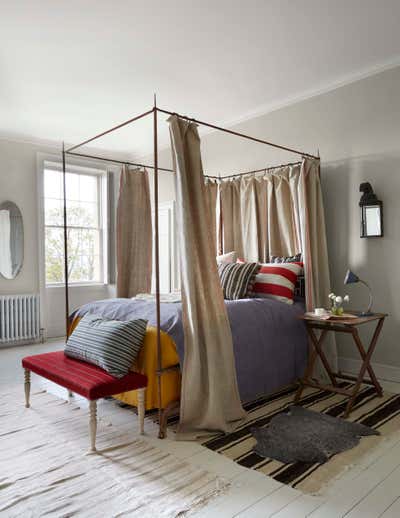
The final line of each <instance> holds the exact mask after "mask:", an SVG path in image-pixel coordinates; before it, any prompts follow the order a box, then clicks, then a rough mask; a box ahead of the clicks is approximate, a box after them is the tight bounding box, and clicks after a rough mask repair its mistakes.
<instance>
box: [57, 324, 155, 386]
mask: <svg viewBox="0 0 400 518" xmlns="http://www.w3.org/2000/svg"><path fill="white" fill-rule="evenodd" d="M146 327H147V320H143V319H138V320H128V321H126V322H123V321H119V320H104V319H102V318H101V317H99V316H97V315H85V316H84V317H82V319H81V320H80V322H79V323H78V325H77V326H76V328H75V329H74V331H73V333H72V334H71V336H70V337H69V339H68V342H67V344H66V347H65V354H66V355H67V356H69V357H71V358H75V359H77V360H82V361H85V362H88V363H92V364H94V365H97V366H99V367H101V368H102V369H104V370H105V371H107V372H108V373H109V374H111V375H112V376H115V377H116V378H122V377H123V376H125V374H127V373H128V372H129V369H130V368H131V367H132V364H133V362H134V361H135V360H136V358H137V356H138V354H139V351H140V349H141V347H142V344H143V339H144V335H145V334H146Z"/></svg>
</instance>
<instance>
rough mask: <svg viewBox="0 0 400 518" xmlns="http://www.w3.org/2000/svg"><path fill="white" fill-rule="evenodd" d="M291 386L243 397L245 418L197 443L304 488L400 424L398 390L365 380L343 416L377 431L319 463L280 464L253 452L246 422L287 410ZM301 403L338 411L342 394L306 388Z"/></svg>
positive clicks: (264, 421)
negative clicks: (376, 386)
mask: <svg viewBox="0 0 400 518" xmlns="http://www.w3.org/2000/svg"><path fill="white" fill-rule="evenodd" d="M340 386H342V387H344V388H349V387H351V383H345V382H343V383H340ZM295 391H296V387H287V388H285V389H282V390H281V391H279V392H277V393H275V394H272V395H270V396H267V397H262V398H259V399H257V400H255V401H253V402H251V403H247V404H246V405H244V406H245V409H246V410H247V414H248V420H247V422H246V423H245V425H244V426H242V427H241V428H239V429H237V430H236V431H235V432H233V433H231V434H227V435H223V434H221V435H217V436H215V437H213V438H211V439H210V438H209V439H207V440H206V441H202V444H203V445H204V446H206V447H207V448H209V449H210V450H213V451H215V452H217V453H219V454H221V455H225V456H226V457H229V458H230V459H232V460H234V461H235V462H237V463H238V464H240V465H241V466H244V467H246V468H249V469H255V470H257V471H259V472H261V473H264V474H265V475H269V476H271V477H273V478H274V479H276V480H277V481H279V482H282V483H284V484H287V485H290V486H292V487H296V488H297V489H300V490H301V491H303V492H305V493H316V492H320V491H321V490H322V489H323V488H324V486H326V484H327V483H328V482H329V481H331V480H332V479H333V478H335V477H336V476H338V475H339V474H340V473H341V472H343V471H344V470H345V469H348V468H349V467H350V466H353V465H354V464H357V462H359V461H360V460H361V458H363V457H364V456H365V455H366V454H368V453H370V452H371V451H372V450H373V449H374V448H375V447H376V446H377V445H378V444H380V443H381V442H382V441H383V440H385V439H386V438H387V436H388V435H389V434H391V433H392V432H393V431H396V430H397V431H398V430H400V395H398V394H396V395H394V394H390V393H386V392H385V393H384V396H383V397H382V398H379V397H376V393H375V392H374V390H373V388H372V387H369V386H368V387H365V388H363V389H362V390H361V391H360V393H359V394H358V396H357V399H356V403H355V405H354V407H353V411H352V413H351V415H350V417H349V418H348V420H349V421H356V422H358V423H362V424H364V425H366V426H370V427H371V428H374V429H376V430H379V432H380V433H381V435H380V436H372V437H365V438H363V439H361V441H360V443H359V444H358V446H356V447H355V448H353V449H351V450H348V451H345V452H342V453H338V454H336V455H333V456H332V457H331V458H330V460H329V461H328V462H326V463H325V464H322V465H320V464H309V463H308V464H307V463H304V462H296V463H293V464H283V463H281V462H278V461H275V460H273V459H265V458H263V457H260V456H259V455H257V454H256V453H254V452H253V446H254V445H255V444H256V441H255V439H254V438H253V436H252V435H251V433H250V428H252V427H253V426H268V425H269V422H270V420H271V419H272V418H273V417H274V416H276V415H277V414H279V413H281V412H284V411H286V410H287V409H288V407H289V406H291V405H292V404H293V398H294V394H295ZM300 403H301V405H302V406H303V407H305V408H308V409H310V410H314V411H317V412H323V413H325V414H328V415H331V416H335V417H342V416H343V413H344V410H345V408H346V403H347V398H346V397H345V396H342V395H337V394H332V393H331V392H326V391H321V390H316V389H305V390H304V392H303V397H302V399H301V400H300ZM175 424H176V418H175V419H171V422H170V428H171V429H174V427H175Z"/></svg>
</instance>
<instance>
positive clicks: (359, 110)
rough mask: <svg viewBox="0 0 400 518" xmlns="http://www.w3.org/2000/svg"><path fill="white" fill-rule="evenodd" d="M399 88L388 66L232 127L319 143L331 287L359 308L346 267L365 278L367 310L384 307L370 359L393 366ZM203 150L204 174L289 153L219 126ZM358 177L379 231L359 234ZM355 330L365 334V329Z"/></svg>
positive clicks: (344, 352) (396, 354)
mask: <svg viewBox="0 0 400 518" xmlns="http://www.w3.org/2000/svg"><path fill="white" fill-rule="evenodd" d="M293 73H295V71H294V72H293ZM399 92H400V68H395V69H392V70H389V71H386V72H383V73H381V74H378V75H375V76H371V77H369V78H367V79H364V80H362V81H359V82H355V83H353V84H350V85H347V86H344V87H341V88H339V89H337V90H334V91H331V92H329V93H325V94H323V95H320V96H318V97H314V98H311V99H308V100H306V101H303V102H300V103H297V104H294V105H292V106H288V107H286V108H283V109H280V110H278V111H275V112H272V113H270V114H267V115H265V116H262V117H258V118H255V119H252V120H248V121H247V122H245V123H242V124H240V125H238V126H235V127H234V128H233V129H235V130H237V131H240V132H243V133H246V134H249V135H253V136H256V137H260V138H264V139H266V140H269V141H272V142H276V143H278V144H283V145H286V146H290V147H293V148H297V149H300V150H303V151H305V152H310V153H317V151H318V149H319V152H320V154H321V160H322V184H323V192H324V200H325V211H326V225H327V235H328V244H329V253H330V263H331V264H330V269H331V277H332V289H333V290H334V291H335V292H337V293H344V292H349V294H350V296H351V298H352V306H353V307H357V308H358V307H362V306H363V304H365V302H366V301H367V294H366V291H365V288H363V287H362V286H360V285H355V286H353V287H348V288H346V289H345V288H344V286H343V278H344V275H345V271H346V269H347V267H348V266H350V267H351V268H353V269H354V271H356V272H357V273H359V275H360V277H361V278H364V279H365V280H367V281H369V282H370V284H371V286H372V289H373V292H374V299H375V303H374V309H375V310H376V311H383V312H388V313H389V314H390V316H389V318H388V319H387V321H386V323H385V326H384V329H383V332H382V335H381V339H380V341H379V344H378V347H377V350H376V354H375V358H374V359H375V361H376V362H378V363H380V364H384V365H391V366H397V367H400V349H399V347H398V335H399V332H400V273H399V257H400V96H399ZM196 115H198V114H196V113H194V114H193V116H195V117H196ZM199 118H200V117H199ZM202 157H203V165H204V170H205V171H206V172H209V173H210V174H219V173H221V174H230V173H233V172H239V171H242V170H243V171H246V170H249V169H256V168H260V167H263V166H267V165H276V164H279V163H283V162H288V161H293V159H296V156H295V155H290V154H288V153H284V152H280V151H278V150H274V149H273V148H269V147H267V146H263V145H260V144H254V143H251V142H248V141H244V140H241V139H239V138H235V137H234V136H229V135H225V134H223V133H210V134H206V135H204V136H203V137H202ZM170 163H171V162H170V152H169V150H167V151H163V152H162V154H161V157H160V165H163V166H167V167H168V166H170ZM363 181H369V182H371V184H372V186H373V187H374V189H375V191H376V193H377V194H378V196H379V197H380V199H382V201H383V207H384V229H385V236H384V237H383V238H378V239H361V238H360V237H359V208H358V201H359V199H360V193H359V184H360V183H361V182H363ZM365 331H369V330H368V329H366V330H365ZM362 334H363V336H364V337H365V336H366V332H363V333H362ZM338 342H339V354H340V356H342V357H345V358H357V352H356V351H355V348H354V347H353V345H352V344H351V343H350V342H349V341H348V340H346V339H341V340H339V341H338Z"/></svg>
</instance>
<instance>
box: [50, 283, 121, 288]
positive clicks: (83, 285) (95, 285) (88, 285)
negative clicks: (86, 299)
mask: <svg viewBox="0 0 400 518" xmlns="http://www.w3.org/2000/svg"><path fill="white" fill-rule="evenodd" d="M107 286H111V284H107V283H103V282H87V283H84V282H82V283H80V282H78V283H70V284H68V289H70V288H71V289H72V288H106V287H107ZM46 289H50V290H53V289H63V290H64V289H65V285H64V284H46Z"/></svg>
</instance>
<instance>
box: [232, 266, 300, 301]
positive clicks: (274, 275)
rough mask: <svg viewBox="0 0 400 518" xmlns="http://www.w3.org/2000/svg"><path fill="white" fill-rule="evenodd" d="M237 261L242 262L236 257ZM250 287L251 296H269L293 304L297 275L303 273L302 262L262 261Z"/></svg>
mask: <svg viewBox="0 0 400 518" xmlns="http://www.w3.org/2000/svg"><path fill="white" fill-rule="evenodd" d="M238 262H244V261H242V260H240V259H238ZM260 266H261V268H260V270H259V271H258V273H257V275H256V276H255V280H254V284H253V286H252V287H251V292H252V293H251V297H255V298H270V299H275V300H280V301H281V302H286V304H293V300H294V291H295V287H296V283H297V277H298V276H299V275H301V274H302V273H303V266H302V264H301V263H300V264H297V263H262V264H261V265H260Z"/></svg>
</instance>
